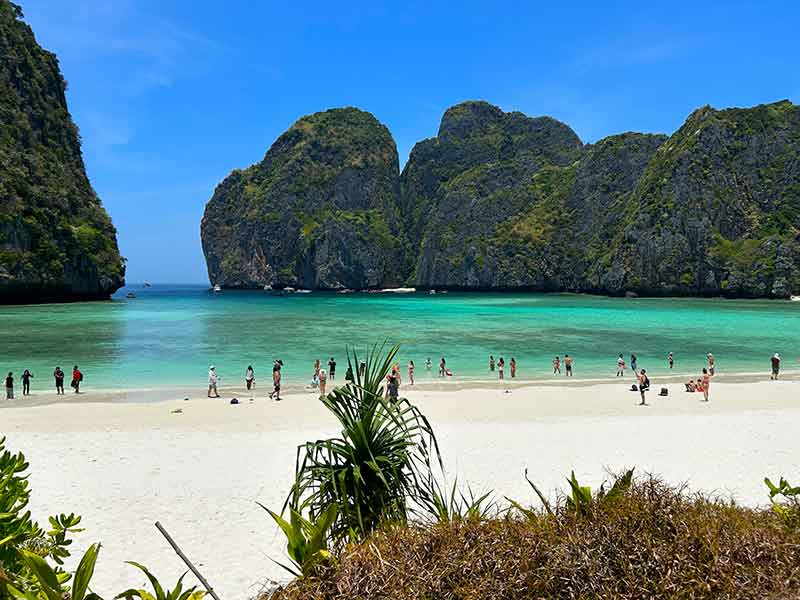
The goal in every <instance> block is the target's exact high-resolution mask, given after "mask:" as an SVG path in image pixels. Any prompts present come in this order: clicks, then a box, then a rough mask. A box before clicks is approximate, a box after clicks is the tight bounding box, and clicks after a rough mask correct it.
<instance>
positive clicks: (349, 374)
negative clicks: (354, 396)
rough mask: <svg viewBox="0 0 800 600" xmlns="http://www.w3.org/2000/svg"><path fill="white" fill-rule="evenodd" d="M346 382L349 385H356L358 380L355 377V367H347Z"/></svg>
mask: <svg viewBox="0 0 800 600" xmlns="http://www.w3.org/2000/svg"><path fill="white" fill-rule="evenodd" d="M344 380H345V381H347V382H349V383H355V382H356V378H355V377H354V376H353V367H351V366H350V365H347V370H346V371H345V372H344Z"/></svg>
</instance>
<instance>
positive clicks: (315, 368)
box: [314, 359, 320, 381]
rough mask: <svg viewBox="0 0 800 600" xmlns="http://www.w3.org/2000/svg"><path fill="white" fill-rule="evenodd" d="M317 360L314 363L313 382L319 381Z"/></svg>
mask: <svg viewBox="0 0 800 600" xmlns="http://www.w3.org/2000/svg"><path fill="white" fill-rule="evenodd" d="M319 368H320V365H319V359H317V360H315V361H314V381H319Z"/></svg>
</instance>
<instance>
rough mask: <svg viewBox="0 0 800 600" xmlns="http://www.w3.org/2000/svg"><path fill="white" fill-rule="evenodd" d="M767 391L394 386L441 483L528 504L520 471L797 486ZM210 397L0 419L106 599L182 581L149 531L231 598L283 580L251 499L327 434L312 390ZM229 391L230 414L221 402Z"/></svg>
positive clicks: (782, 411)
mask: <svg viewBox="0 0 800 600" xmlns="http://www.w3.org/2000/svg"><path fill="white" fill-rule="evenodd" d="M763 379H764V378H763V377H762V378H761V379H760V381H758V382H756V381H752V380H751V381H739V380H735V379H727V380H723V379H720V380H719V381H715V383H714V385H713V387H712V391H711V402H709V403H707V404H706V403H702V402H700V399H701V397H702V396H701V394H696V393H695V394H689V393H685V392H683V391H682V390H683V385H682V384H680V383H679V382H675V383H670V384H666V385H667V387H669V390H670V395H669V396H668V397H666V398H661V397H659V396H658V395H657V391H658V388H659V387H661V385H662V384H660V383H659V382H654V391H652V392H650V394H649V397H648V401H649V403H650V405H649V406H647V407H639V406H636V404H637V402H638V399H639V396H638V394H637V393H634V392H630V391H628V390H627V387H629V386H630V383H631V380H630V379H629V378H626V379H625V382H617V381H615V382H609V383H588V384H587V383H585V382H584V383H579V382H575V383H574V384H572V385H564V384H563V383H559V384H554V385H518V384H514V385H513V386H512V384H511V383H507V384H506V385H503V384H501V383H498V382H492V383H486V384H480V385H478V384H473V385H467V386H466V387H463V388H462V387H460V386H459V387H456V386H451V387H437V388H434V387H430V386H429V387H427V388H426V387H424V386H422V387H420V388H419V389H416V390H415V389H410V388H409V387H408V386H406V387H405V389H404V390H403V391H404V395H406V396H407V397H408V398H409V399H410V400H412V401H413V402H415V403H416V404H417V405H418V406H419V407H420V408H421V409H422V411H423V412H424V413H425V414H426V415H427V416H428V417H429V418H430V420H431V422H432V424H433V425H434V427H435V429H436V431H437V434H438V438H439V441H440V444H441V449H442V452H443V455H444V458H445V462H446V464H447V466H448V472H449V475H450V477H451V478H452V477H454V476H456V475H458V477H459V481H462V482H464V483H465V484H466V483H469V484H470V485H472V486H473V489H475V490H476V491H482V490H487V489H493V490H494V491H495V492H496V494H497V496H498V497H500V498H502V496H509V497H512V498H515V499H518V500H521V501H527V502H533V494H532V493H531V490H530V488H529V487H528V485H527V483H526V482H525V479H524V478H523V472H524V470H525V469H526V468H527V469H528V470H529V474H530V476H531V478H532V479H534V480H535V481H537V482H539V483H540V484H541V487H543V488H544V489H547V490H550V491H551V492H553V491H554V490H555V489H556V488H562V489H563V488H564V486H565V485H566V482H565V481H564V476H565V475H567V474H568V473H569V471H570V470H571V469H574V470H575V472H576V474H577V476H578V478H579V479H580V480H581V481H582V482H583V481H585V482H586V483H588V484H591V485H592V486H593V487H594V486H597V485H599V484H600V483H601V482H602V481H603V479H604V475H605V470H606V469H610V470H614V471H618V470H621V469H622V468H624V467H630V466H636V467H637V469H638V470H639V471H649V472H653V473H657V474H659V475H662V476H663V477H665V478H666V479H667V480H669V481H671V482H673V483H680V482H686V483H687V484H688V485H689V486H690V489H692V490H703V491H706V492H717V493H720V494H723V495H724V496H726V497H733V498H735V499H736V500H737V501H738V502H740V503H743V504H747V505H760V504H765V503H766V502H767V497H766V494H765V488H764V485H763V478H764V476H765V475H766V476H770V477H778V476H780V475H785V476H786V477H788V478H790V480H791V479H792V478H794V479H798V478H800V458H799V457H800V436H798V435H797V432H798V431H800V393H799V392H800V381H791V380H787V381H781V382H770V381H764V380H763ZM506 390H508V391H506ZM222 393H223V398H224V399H219V400H209V399H207V398H205V392H204V390H199V391H198V390H194V391H193V392H188V393H187V392H186V391H185V390H181V391H175V392H173V393H172V394H171V395H172V397H173V398H181V399H180V400H163V401H159V402H147V403H144V402H130V401H129V402H120V401H119V400H125V399H128V400H135V399H136V395H135V394H127V393H102V394H91V393H87V394H85V395H82V396H81V397H80V399H79V400H76V399H75V398H74V396H71V395H67V396H65V397H63V398H62V399H58V398H55V397H53V396H50V395H44V396H33V397H31V398H30V399H27V400H18V401H17V402H16V403H15V404H14V406H11V407H9V406H7V405H6V406H3V408H2V409H0V432H2V434H4V435H6V436H7V442H6V443H7V445H8V446H9V448H10V449H12V450H22V451H24V452H25V454H26V456H27V457H28V459H29V461H30V463H31V477H30V481H31V484H32V487H33V498H32V503H31V509H32V510H33V511H34V515H35V516H36V517H37V518H38V519H39V520H40V521H41V522H45V521H46V517H47V515H49V514H50V513H51V512H55V511H60V512H64V511H66V512H70V511H75V512H76V513H79V514H81V515H83V518H84V521H83V525H84V526H85V527H86V532H84V533H82V534H80V535H79V536H78V541H77V542H76V545H77V548H76V550H82V549H83V548H84V547H85V546H86V545H88V544H89V543H91V542H94V541H101V542H102V543H103V550H102V552H101V558H100V561H99V563H98V566H97V571H96V576H95V580H94V587H95V588H96V591H98V592H99V593H101V595H104V596H106V597H108V596H111V595H113V594H116V593H118V592H120V591H122V590H123V589H125V588H126V587H128V586H130V585H132V584H141V583H143V581H141V577H139V575H138V574H137V572H136V571H135V569H133V568H132V567H130V566H128V565H125V564H123V561H125V560H136V561H138V562H141V563H144V564H145V565H147V566H149V567H150V568H151V569H152V570H153V571H154V572H156V574H157V575H158V576H159V577H161V578H163V580H166V581H167V582H170V583H171V582H172V581H173V580H174V579H176V578H177V577H178V575H180V574H181V573H182V572H183V571H184V570H185V568H184V567H183V564H182V563H181V561H180V560H179V559H178V557H177V556H176V555H175V554H174V553H173V551H172V550H171V548H170V547H169V546H168V545H167V543H166V541H165V540H164V539H163V538H162V537H161V535H160V534H159V533H158V531H157V530H156V529H155V528H154V526H153V523H154V522H155V521H156V520H159V521H161V523H162V524H164V526H166V527H167V529H168V530H169V531H170V532H171V533H172V535H173V537H174V538H175V539H176V541H177V542H178V543H179V544H180V545H181V547H182V548H183V549H184V551H185V552H186V553H187V554H188V555H189V557H190V558H191V559H193V560H194V561H195V563H196V564H197V565H198V566H199V568H200V569H201V571H202V572H203V573H204V574H205V576H206V577H207V578H208V579H209V581H210V582H211V583H212V584H213V585H214V586H215V588H216V589H217V591H218V592H219V594H220V596H221V597H222V598H223V599H225V600H232V599H244V598H247V597H250V596H253V595H255V594H256V593H257V592H258V590H259V588H260V585H261V584H262V583H263V582H265V581H266V580H268V579H269V578H281V579H282V578H284V577H285V575H284V573H283V572H282V570H281V569H280V567H278V566H276V565H275V564H274V563H273V562H271V561H270V559H269V557H273V558H276V559H278V560H282V558H283V555H284V552H283V538H282V536H281V535H280V534H279V532H278V529H277V527H276V526H275V525H274V524H273V522H272V521H271V519H270V518H269V516H268V515H267V514H266V513H265V512H264V511H263V510H262V509H261V508H259V507H258V506H257V504H256V501H259V502H262V503H264V504H265V505H267V506H270V507H275V508H280V507H281V506H282V503H283V501H284V498H285V494H286V492H287V490H288V489H289V486H290V483H291V481H292V474H293V471H294V461H295V454H296V447H297V445H298V444H300V443H302V442H304V441H305V440H308V439H314V438H317V437H320V436H329V435H332V434H335V433H336V430H337V428H336V424H335V422H334V421H333V420H332V419H331V417H329V415H327V414H326V413H325V411H324V409H323V407H322V406H321V405H320V403H319V402H317V401H316V399H315V397H314V395H313V394H310V393H303V392H297V393H290V394H288V395H287V396H286V397H285V399H284V400H283V401H281V402H273V401H269V400H266V399H265V398H264V395H265V393H266V392H265V391H264V390H259V392H258V396H256V397H255V400H254V401H252V402H250V401H249V400H248V396H245V395H243V393H242V390H223V391H222ZM169 395H170V394H164V397H169ZM233 395H236V396H237V397H238V398H240V399H243V400H242V403H241V404H239V405H236V406H232V405H230V404H228V400H227V399H229V398H230V397H232V396H233ZM187 396H188V397H189V398H190V399H189V400H183V399H182V398H183V397H187ZM3 404H7V403H5V402H3ZM175 410H180V411H181V412H179V413H175V412H173V411H175ZM187 579H188V578H187Z"/></svg>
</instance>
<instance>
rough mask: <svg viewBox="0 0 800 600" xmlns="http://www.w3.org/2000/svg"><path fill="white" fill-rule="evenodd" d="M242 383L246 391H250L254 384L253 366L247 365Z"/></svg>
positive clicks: (254, 373)
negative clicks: (245, 386)
mask: <svg viewBox="0 0 800 600" xmlns="http://www.w3.org/2000/svg"><path fill="white" fill-rule="evenodd" d="M244 382H245V384H246V385H247V389H248V390H249V389H251V388H252V387H253V385H254V384H255V382H256V372H255V371H254V370H253V365H249V366H248V367H247V370H246V371H245V372H244Z"/></svg>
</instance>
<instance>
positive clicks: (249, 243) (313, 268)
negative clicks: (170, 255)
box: [201, 108, 408, 289]
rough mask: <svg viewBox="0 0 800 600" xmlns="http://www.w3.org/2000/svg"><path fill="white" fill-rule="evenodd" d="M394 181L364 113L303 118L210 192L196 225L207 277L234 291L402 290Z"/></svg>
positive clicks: (378, 130) (392, 153)
mask: <svg viewBox="0 0 800 600" xmlns="http://www.w3.org/2000/svg"><path fill="white" fill-rule="evenodd" d="M398 172H399V167H398V158H397V149H396V147H395V143H394V140H393V139H392V136H391V134H390V133H389V131H388V129H386V127H385V126H383V125H382V124H381V123H380V122H378V120H377V119H375V117H373V116H372V115H371V114H369V113H366V112H363V111H361V110H358V109H355V108H342V109H333V110H328V111H325V112H320V113H315V114H313V115H309V116H306V117H303V118H301V119H300V120H299V121H297V122H296V123H295V124H294V125H292V127H291V128H290V129H289V130H288V131H286V132H285V133H284V134H283V135H281V136H280V137H279V138H278V139H277V141H276V142H275V143H274V144H273V145H272V147H271V148H270V149H269V151H268V152H267V154H266V156H265V157H264V159H263V160H262V161H261V162H260V163H258V164H255V165H253V166H251V167H249V168H247V169H245V170H243V171H241V170H236V171H234V172H233V173H231V175H229V176H228V177H227V178H226V179H225V180H224V181H223V182H222V183H221V184H220V185H219V186H218V187H217V189H216V190H215V192H214V195H213V197H212V198H211V200H210V201H209V203H208V205H207V206H206V211H205V215H204V216H203V221H202V225H201V236H202V241H203V250H204V252H205V255H206V261H207V264H208V272H209V278H210V279H211V281H212V283H214V284H219V285H221V286H224V287H233V288H255V287H261V286H264V285H273V286H279V287H280V286H300V287H306V288H315V289H339V288H367V287H380V286H389V285H399V284H401V283H402V282H403V281H404V279H405V277H406V275H407V271H408V266H407V265H406V262H405V260H406V258H405V256H406V245H405V238H404V236H403V234H402V227H401V223H400V221H399V216H398V210H397V203H398V198H399V180H398Z"/></svg>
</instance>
